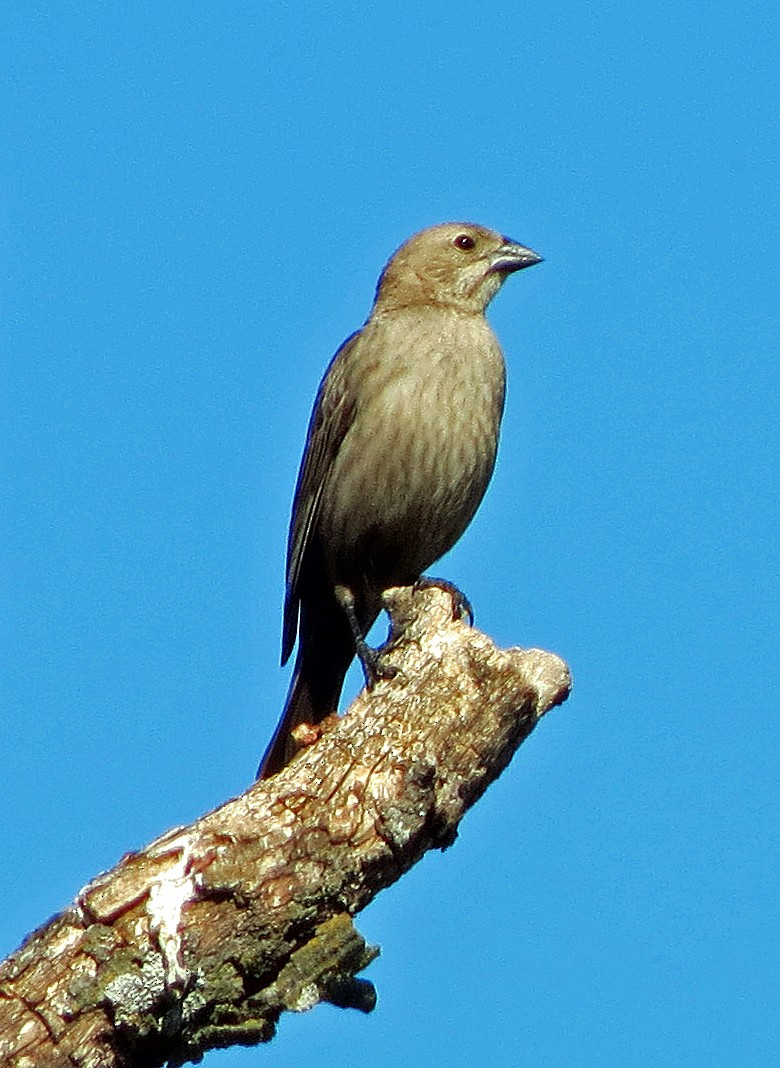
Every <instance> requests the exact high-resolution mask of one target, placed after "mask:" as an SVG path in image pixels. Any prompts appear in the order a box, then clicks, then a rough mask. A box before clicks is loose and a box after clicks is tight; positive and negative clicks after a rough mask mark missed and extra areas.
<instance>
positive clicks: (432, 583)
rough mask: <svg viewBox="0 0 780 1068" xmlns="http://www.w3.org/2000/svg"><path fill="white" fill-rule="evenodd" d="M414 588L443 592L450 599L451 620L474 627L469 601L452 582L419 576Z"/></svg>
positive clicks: (472, 611) (472, 610)
mask: <svg viewBox="0 0 780 1068" xmlns="http://www.w3.org/2000/svg"><path fill="white" fill-rule="evenodd" d="M414 588H415V589H416V590H430V589H436V590H444V591H445V592H446V593H448V594H449V595H450V598H451V599H452V618H453V619H460V620H464V621H467V622H468V625H469V626H470V627H473V626H474V609H473V608H472V606H471V601H470V600H469V599H468V597H467V596H466V594H465V593H464V592H463V590H459V589H458V587H457V586H456V585H455V583H454V582H449V581H448V580H447V579H439V578H429V577H428V576H427V575H421V576H420V578H418V580H417V581H416V582H415V584H414Z"/></svg>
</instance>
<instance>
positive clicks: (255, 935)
mask: <svg viewBox="0 0 780 1068" xmlns="http://www.w3.org/2000/svg"><path fill="white" fill-rule="evenodd" d="M387 605H388V608H389V610H390V612H391V616H392V618H393V621H394V624H395V625H396V627H400V628H402V630H403V637H402V639H401V640H400V642H399V643H398V645H397V646H396V647H395V648H394V649H393V651H392V653H391V654H390V655H391V658H392V661H393V663H394V664H395V665H397V667H398V668H399V672H398V675H397V676H396V677H395V678H394V679H392V680H388V681H381V682H379V683H377V685H376V687H375V688H374V690H373V691H372V692H371V693H363V694H361V695H360V696H359V697H358V698H357V699H356V701H355V702H354V703H353V705H352V707H351V708H350V710H349V712H348V713H347V714H346V715H345V716H344V717H343V718H341V719H339V720H337V721H335V724H334V725H332V727H331V729H329V730H327V731H326V733H324V735H323V736H322V738H321V739H320V740H319V741H317V743H316V744H313V745H311V746H309V747H308V748H306V749H305V750H304V751H303V752H302V753H301V754H300V756H299V757H298V758H297V759H296V760H295V761H294V762H293V763H292V764H291V765H290V766H289V767H287V768H285V769H284V771H283V772H281V773H280V774H279V775H277V776H275V777H274V778H272V779H268V780H266V781H264V782H260V783H257V784H255V785H253V786H252V787H251V788H250V789H249V790H248V791H247V792H246V793H245V794H243V795H242V796H240V797H238V798H235V799H234V800H232V801H229V802H227V804H225V805H223V806H222V807H220V808H219V809H216V810H215V811H214V812H212V813H210V814H208V815H206V816H204V817H203V818H202V819H199V820H198V821H197V822H196V823H194V824H192V825H191V826H189V827H181V828H176V829H175V830H172V831H170V832H169V833H168V834H165V835H163V837H161V838H159V839H157V841H155V842H153V843H152V844H151V845H150V846H148V847H147V848H146V849H143V850H141V851H140V852H138V853H131V854H128V855H126V856H125V857H123V858H122V860H121V861H120V862H119V864H118V865H117V866H116V867H115V868H114V869H113V870H112V871H110V872H108V873H106V874H104V875H101V876H99V877H98V878H97V879H95V880H94V881H93V882H91V883H90V884H89V885H88V886H86V887H85V888H84V889H83V890H82V892H81V893H80V894H79V896H78V898H77V899H76V901H75V902H74V903H73V904H72V905H71V906H69V907H68V908H67V909H66V910H65V911H64V912H63V913H61V914H60V915H59V916H57V917H55V918H54V919H53V920H51V921H50V922H49V923H48V924H47V925H46V926H44V927H42V928H40V929H39V930H38V931H36V932H35V933H34V934H33V935H31V936H30V938H29V939H28V940H27V941H26V942H25V944H24V945H23V946H22V947H21V948H20V949H19V950H18V951H17V952H16V953H15V954H14V955H13V956H12V957H9V958H8V960H7V961H6V962H5V963H4V964H3V966H2V968H0V1065H2V1066H3V1068H5V1066H6V1065H8V1066H11V1065H13V1066H19V1068H21V1066H22V1065H24V1066H25V1068H41V1066H46V1068H53V1066H59V1065H63V1066H64V1065H67V1066H69V1068H73V1066H74V1065H77V1066H79V1068H82V1066H83V1068H87V1066H89V1068H102V1066H119V1065H121V1066H141V1065H143V1066H144V1068H150V1066H153V1065H157V1064H162V1063H164V1062H165V1061H170V1062H171V1063H173V1064H180V1063H184V1062H186V1061H188V1060H193V1059H197V1058H199V1057H200V1056H202V1054H203V1053H204V1052H205V1051H207V1050H209V1049H212V1048H215V1047H223V1046H229V1045H232V1044H244V1045H252V1044H255V1043H258V1042H264V1041H268V1040H269V1039H270V1038H271V1037H272V1035H273V1034H274V1030H275V1025H276V1021H277V1019H278V1018H279V1016H280V1014H281V1013H282V1012H283V1011H284V1010H285V1009H287V1010H294V1011H300V1010H303V1009H307V1008H311V1007H312V1006H313V1005H315V1004H316V1003H317V1002H318V1001H322V1000H326V1001H331V1002H332V1003H334V1004H337V1005H341V1006H345V1007H353V1008H360V1009H362V1010H364V1011H369V1010H370V1009H371V1008H372V1007H373V1003H374V992H373V987H372V986H371V984H370V983H368V982H366V981H365V980H359V979H356V978H355V975H356V973H358V972H359V971H360V970H361V969H363V968H365V967H366V965H367V964H368V963H369V962H370V961H371V960H372V959H373V958H374V957H375V956H376V954H377V953H378V950H377V949H375V948H373V947H371V946H368V945H367V944H366V943H365V942H364V940H363V938H362V937H361V936H360V934H359V933H358V932H357V931H356V930H355V928H354V926H353V924H352V920H351V917H352V916H353V915H354V914H355V913H357V912H359V911H360V909H362V908H364V907H365V905H367V904H368V902H369V901H371V899H372V898H373V897H374V896H375V895H376V894H377V893H378V892H379V891H380V890H382V889H383V888H384V887H386V886H389V885H390V884H391V883H392V882H394V881H395V880H396V879H398V878H399V877H400V876H401V875H402V874H403V872H405V871H406V870H408V869H409V868H410V867H411V866H412V865H413V864H414V863H416V861H417V860H419V859H420V857H421V856H422V855H423V854H424V853H425V852H426V851H427V850H429V849H435V848H443V847H445V846H447V845H449V844H451V843H452V841H453V840H454V838H455V835H456V832H457V827H458V824H459V822H460V820H461V818H462V816H463V814H464V812H465V811H466V809H468V808H469V806H470V805H472V804H473V803H474V802H475V801H476V800H477V798H478V797H480V795H481V794H482V793H483V792H484V790H485V789H486V787H487V786H488V785H489V784H490V783H491V782H492V781H493V780H494V779H495V778H496V777H497V776H498V775H499V774H500V772H501V771H502V770H503V768H504V767H506V765H507V764H508V762H509V760H510V759H511V757H512V755H513V753H514V752H515V750H516V749H517V747H518V746H519V745H520V743H521V742H522V741H523V739H524V738H525V737H527V735H528V734H529V733H530V731H531V730H532V729H533V727H534V726H535V724H536V723H537V721H538V720H539V719H540V718H541V716H542V715H543V714H544V713H545V712H547V711H548V710H549V709H550V708H552V707H553V706H554V705H557V704H560V703H561V702H562V701H564V700H565V699H566V697H567V696H568V693H569V689H570V679H569V672H568V669H567V667H566V665H565V664H564V663H563V661H562V660H560V659H559V658H558V657H556V656H554V655H552V654H550V653H544V652H540V651H539V650H533V649H532V650H526V651H523V650H521V649H510V650H506V651H502V650H499V649H496V647H495V646H494V645H493V644H492V642H491V641H490V640H489V639H488V638H487V637H485V635H483V634H481V633H480V632H479V631H476V630H472V629H471V628H469V627H468V626H467V625H466V624H465V623H463V622H461V621H460V620H458V619H453V617H452V602H451V598H450V595H449V594H448V593H447V592H444V591H441V590H437V589H426V590H425V591H418V592H416V593H415V592H413V591H412V590H410V589H397V590H391V591H388V594H387Z"/></svg>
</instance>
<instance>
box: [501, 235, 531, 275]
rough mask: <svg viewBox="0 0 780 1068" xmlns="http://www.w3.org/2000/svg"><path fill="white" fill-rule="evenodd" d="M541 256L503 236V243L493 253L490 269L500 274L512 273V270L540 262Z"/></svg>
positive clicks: (520, 269) (518, 269)
mask: <svg viewBox="0 0 780 1068" xmlns="http://www.w3.org/2000/svg"><path fill="white" fill-rule="evenodd" d="M541 262H542V257H541V256H540V255H539V253H538V252H534V250H533V249H532V248H526V247H525V245H518V244H517V242H516V241H510V240H509V238H508V237H505V238H504V243H503V245H501V247H500V248H497V249H496V251H495V252H494V254H493V262H492V263H491V265H490V270H491V271H499V272H500V273H501V274H512V272H513V271H522V269H523V268H524V267H533V265H534V264H535V263H541Z"/></svg>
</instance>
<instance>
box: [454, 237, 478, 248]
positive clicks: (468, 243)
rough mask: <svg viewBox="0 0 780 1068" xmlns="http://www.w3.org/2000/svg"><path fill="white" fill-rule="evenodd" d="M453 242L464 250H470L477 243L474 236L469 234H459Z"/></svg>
mask: <svg viewBox="0 0 780 1068" xmlns="http://www.w3.org/2000/svg"><path fill="white" fill-rule="evenodd" d="M452 243H453V245H455V247H456V248H459V249H461V250H462V251H463V252H470V251H471V249H473V248H474V245H475V241H474V238H473V237H471V236H470V235H469V234H458V236H457V237H456V238H455V240H454V241H453V242H452Z"/></svg>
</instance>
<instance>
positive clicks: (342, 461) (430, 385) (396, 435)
mask: <svg viewBox="0 0 780 1068" xmlns="http://www.w3.org/2000/svg"><path fill="white" fill-rule="evenodd" d="M367 330H368V328H367ZM346 382H347V388H348V389H349V390H350V391H351V392H352V394H353V395H354V399H355V415H354V419H353V421H352V424H351V426H350V428H349V430H348V431H347V434H346V436H345V438H344V440H343V442H342V444H341V446H340V448H339V450H338V453H337V455H336V457H335V458H334V463H333V464H332V467H331V470H330V472H329V475H328V479H327V484H326V486H325V487H324V489H323V500H322V510H321V515H320V521H319V524H318V525H319V527H320V535H321V538H322V542H323V545H324V546H325V548H326V553H327V552H328V546H330V547H331V550H332V551H331V553H330V555H331V558H332V567H333V570H334V572H335V573H336V575H337V576H338V574H339V572H344V570H345V569H348V568H349V567H350V566H351V564H352V562H353V561H356V560H358V561H360V562H361V566H363V567H365V565H366V562H367V561H368V563H369V566H370V567H372V568H373V569H374V570H375V571H376V572H382V574H381V575H380V576H379V577H380V578H381V579H382V580H383V581H384V582H385V583H386V584H390V583H391V582H392V581H398V582H402V581H406V580H407V579H408V577H409V576H412V577H415V576H416V575H419V574H420V573H421V572H422V571H423V570H425V569H426V568H428V567H429V566H430V565H431V564H432V563H433V562H434V561H435V560H436V559H438V558H439V557H440V556H441V555H442V554H443V553H445V552H446V551H447V550H448V549H449V548H451V546H452V545H453V544H454V543H455V541H457V539H458V538H459V537H460V535H461V534H462V532H463V530H464V529H465V527H466V526H467V524H468V523H469V521H470V520H471V518H472V516H473V515H474V512H475V511H476V509H477V506H478V505H479V502H480V500H481V499H482V496H483V494H484V492H485V489H486V488H487V484H488V482H489V480H490V476H491V474H492V471H493V466H494V463H495V457H496V447H497V443H498V431H499V424H500V421H501V415H502V412H503V405H504V360H503V356H502V354H501V349H500V347H499V345H498V342H497V341H496V338H495V336H494V335H493V333H492V331H491V330H490V327H489V326H488V324H487V322H486V321H485V319H484V317H482V316H460V315H453V314H452V313H450V312H446V313H441V314H438V315H427V316H417V317H415V316H413V315H407V316H399V317H397V319H396V320H394V321H392V322H389V323H387V322H386V323H384V324H382V328H381V329H377V330H376V331H375V332H373V333H371V332H369V333H367V336H366V338H365V342H364V344H363V345H362V346H361V349H360V351H359V352H358V353H357V359H356V361H355V364H354V366H352V367H350V368H349V370H348V374H347V376H346Z"/></svg>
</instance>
